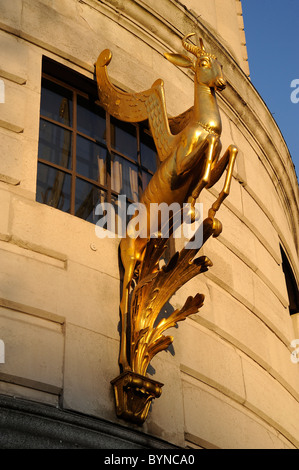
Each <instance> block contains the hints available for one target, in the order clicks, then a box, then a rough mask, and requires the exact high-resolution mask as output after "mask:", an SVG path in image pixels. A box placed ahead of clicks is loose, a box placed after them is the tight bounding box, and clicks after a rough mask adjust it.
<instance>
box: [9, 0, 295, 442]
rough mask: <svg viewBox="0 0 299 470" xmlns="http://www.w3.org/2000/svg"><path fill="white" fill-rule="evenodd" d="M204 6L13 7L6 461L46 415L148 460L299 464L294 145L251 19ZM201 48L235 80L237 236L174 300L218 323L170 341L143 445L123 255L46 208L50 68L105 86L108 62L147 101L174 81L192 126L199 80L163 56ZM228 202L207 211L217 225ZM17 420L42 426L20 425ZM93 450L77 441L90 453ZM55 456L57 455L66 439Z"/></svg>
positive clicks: (175, 104) (209, 197) (187, 328)
mask: <svg viewBox="0 0 299 470" xmlns="http://www.w3.org/2000/svg"><path fill="white" fill-rule="evenodd" d="M224 3H225V6H226V8H225V11H224V10H223V4H224ZM200 5H201V6H200V7H199V6H198V2H195V1H194V0H188V1H187V0H185V2H179V1H176V0H157V1H156V0H154V1H149V0H144V1H141V0H140V1H139V0H138V1H137V0H136V1H125V2H124V1H121V0H103V1H97V0H82V1H77V0H60V1H59V2H58V1H57V2H56V1H49V0H16V1H14V2H10V1H8V0H7V1H6V0H5V1H2V2H1V5H0V43H1V48H0V63H1V66H0V78H1V80H2V81H3V83H4V85H5V102H4V103H0V113H1V114H0V134H1V159H0V207H1V209H0V210H1V220H0V256H1V277H0V339H1V340H2V342H3V343H2V344H3V345H4V356H5V360H4V361H3V363H0V394H1V395H3V397H2V398H1V410H0V428H2V430H3V433H4V434H3V435H5V433H8V434H7V436H9V438H8V439H6V440H5V439H3V440H2V442H1V445H2V446H3V447H13V446H14V445H15V446H16V447H17V446H18V445H20V446H22V442H23V441H22V439H18V437H17V436H18V429H19V430H20V429H21V430H22V429H26V432H25V431H24V432H25V434H27V438H28V433H29V435H30V432H31V431H30V425H29V424H30V419H31V418H30V416H31V417H32V413H33V411H32V410H33V409H34V403H36V411H35V416H39V418H38V419H39V423H41V422H42V419H43V417H45V419H46V417H47V416H50V415H51V420H52V421H53V422H55V420H56V419H57V420H62V419H63V418H62V416H63V413H65V416H66V418H65V420H66V421H65V422H66V423H69V422H71V423H75V424H78V425H79V421H80V417H82V415H85V417H84V418H83V417H82V418H81V419H82V420H83V421H84V423H87V424H86V427H88V428H89V429H96V430H97V432H99V434H101V436H102V435H105V429H109V433H110V435H114V436H116V435H117V436H120V435H121V436H123V441H122V442H123V444H122V445H123V446H124V447H128V448H130V447H132V448H133V447H135V444H136V442H137V444H138V445H140V446H141V447H147V446H148V447H155V446H156V447H157V446H158V447H159V446H162V447H161V448H163V447H164V446H165V447H167V446H169V447H173V446H177V447H183V448H184V447H191V448H202V447H204V448H298V447H299V403H298V401H299V366H298V361H297V362H296V361H292V360H291V359H292V357H293V358H294V354H293V356H292V353H293V352H294V347H292V345H291V342H292V341H293V340H294V339H298V338H299V318H298V315H299V313H294V314H293V315H290V312H289V303H290V301H289V296H288V291H287V287H286V280H285V274H284V271H283V269H282V251H281V249H282V250H283V253H285V256H286V258H287V259H288V262H289V266H290V267H291V270H292V272H293V275H294V278H295V280H297V285H298V279H299V263H298V252H299V211H298V209H299V192H298V182H297V178H296V174H295V171H294V167H293V163H292V160H291V157H290V155H289V153H288V150H287V146H286V144H285V142H284V140H283V138H282V135H281V133H280V131H279V129H278V127H277V125H276V123H275V121H274V120H273V118H272V116H271V114H270V112H269V111H268V109H267V107H266V106H265V104H264V102H263V101H262V99H261V98H260V96H259V94H258V92H257V91H256V90H255V89H254V87H253V86H252V84H251V82H250V80H249V78H248V74H249V71H248V64H247V57H246V46H245V40H244V31H243V28H242V10H241V2H239V1H236V0H226V1H225V2H223V0H220V1H219V0H214V1H210V0H205V1H202V2H200ZM225 12H226V13H225ZM193 31H196V32H198V34H200V35H201V37H203V39H204V41H205V44H206V48H207V49H208V50H209V51H211V52H212V53H213V54H215V55H216V56H217V57H218V59H219V60H220V62H221V63H222V65H223V69H224V74H225V77H226V79H227V82H228V86H227V88H226V90H225V91H224V92H222V94H221V95H219V96H218V104H219V107H220V111H221V118H222V124H223V132H222V138H221V140H222V144H223V147H222V148H223V150H225V149H226V148H227V147H228V146H229V145H230V144H231V143H234V144H235V145H236V146H237V147H238V148H239V155H238V158H237V164H236V168H235V172H234V177H233V181H232V186H231V194H230V195H229V197H228V198H227V199H226V201H225V202H224V204H223V206H222V207H221V209H220V211H219V216H218V217H219V219H220V220H221V222H222V224H223V232H222V234H221V235H220V236H219V238H217V239H211V240H209V242H208V244H207V245H206V246H205V247H204V250H203V251H204V254H206V255H207V256H208V257H209V258H210V259H211V260H212V262H213V267H212V268H211V269H210V270H209V271H208V272H207V273H205V274H201V275H200V276H198V277H197V278H195V279H193V280H192V281H190V282H189V283H188V284H187V285H186V286H184V287H183V288H181V289H180V291H179V292H178V293H177V294H176V295H175V297H174V298H173V300H172V306H173V307H174V308H177V307H181V306H182V304H183V303H184V302H185V299H186V297H187V296H188V295H194V294H195V293H197V292H201V293H203V294H204V295H205V303H204V306H203V307H202V309H201V310H200V311H199V313H197V314H196V315H193V316H192V317H190V318H188V319H186V320H185V321H184V322H183V323H182V324H180V325H179V327H178V328H177V329H174V331H171V334H172V335H173V336H174V342H173V346H172V347H171V348H170V349H169V351H168V352H167V353H165V352H163V353H160V354H159V355H158V356H157V357H156V358H155V359H154V360H153V362H152V365H151V368H150V373H151V375H152V376H153V377H154V378H155V379H156V380H158V381H161V382H163V383H164V387H163V392H162V395H161V397H160V398H159V399H156V400H155V401H154V403H153V406H152V408H151V410H150V414H149V417H148V419H147V421H146V422H145V424H144V425H143V427H142V428H138V427H136V426H135V425H132V426H130V425H128V424H126V423H124V422H122V421H121V420H119V419H117V417H116V415H115V405H114V396H113V391H112V387H111V384H110V381H111V380H112V379H114V378H115V377H116V376H117V375H118V374H119V369H118V362H117V359H118V350H119V331H118V324H119V293H120V274H119V261H118V239H110V238H104V239H99V238H97V237H96V234H95V228H94V225H92V224H91V223H89V222H87V221H85V220H82V219H80V218H78V217H75V216H72V215H69V214H66V213H64V212H62V211H59V210H57V209H54V208H53V207H50V206H47V205H45V204H40V203H39V202H36V175H37V154H38V142H39V116H40V93H41V74H42V66H43V58H45V57H46V58H49V59H52V60H53V61H56V62H57V63H58V64H62V65H64V66H66V67H68V68H69V69H71V70H72V71H74V72H77V73H79V74H81V75H83V76H84V77H87V78H88V79H90V80H95V78H94V63H95V61H96V59H97V56H98V54H99V53H100V52H101V51H102V50H103V49H105V48H109V49H111V51H112V52H113V60H112V61H111V64H110V65H109V74H110V77H111V79H112V81H113V83H114V84H115V85H117V86H119V87H120V88H122V89H123V90H127V91H142V90H144V89H147V88H149V87H150V86H151V85H152V83H153V82H154V81H155V80H156V79H157V78H163V80H164V83H165V94H166V103H167V109H168V112H169V114H170V115H176V114H178V113H180V112H182V111H184V110H186V109H187V108H188V107H190V106H191V105H192V104H193V78H192V75H191V74H190V73H189V72H188V71H187V70H186V69H179V68H176V67H175V66H174V65H172V64H170V63H169V62H168V61H166V60H165V59H164V57H163V54H164V52H166V51H170V52H175V51H177V52H180V51H182V48H181V38H182V37H183V36H184V35H185V34H187V33H189V32H193ZM222 185H223V180H221V181H220V182H219V183H217V185H216V187H214V188H211V189H210V190H209V191H205V192H204V193H202V196H201V199H200V200H201V202H203V204H204V208H206V207H207V208H208V207H209V206H210V205H211V203H212V202H213V201H214V200H215V196H217V194H218V192H219V191H220V190H221V188H222ZM297 289H298V287H297ZM298 344H299V339H298ZM295 352H296V351H295ZM0 357H1V356H0ZM295 359H296V358H295ZM53 407H54V408H59V410H55V411H54V408H53ZM45 409H47V410H48V411H47V412H45V411H44V410H45ZM5 410H6V411H5ZM11 410H13V412H12V411H11ZM24 410H27V411H28V412H27V411H26V413H27V414H26V413H25V411H24ZM52 411H53V412H52ZM18 412H20V413H23V417H24V416H28V422H27V423H26V419H25V418H24V419H22V420H20V421H18V419H16V418H15V416H16V415H18ZM70 414H71V416H73V418H72V419H73V421H72V420H71V419H69V418H67V416H68V417H69V416H70ZM68 419H69V421H68ZM97 420H98V421H97ZM83 421H82V425H84V426H85V424H84V423H83ZM13 422H14V423H16V424H15V426H13V425H12V423H13ZM91 422H92V423H93V424H92V425H91V424H90V423H91ZM24 423H25V424H24ZM101 423H106V424H101ZM24 426H25V427H24ZM92 426H94V428H93V427H92ZM105 426H106V427H105ZM12 429H13V431H12ZM40 429H41V433H42V432H43V431H42V429H43V426H42V425H41V428H40ZM53 429H54V428H53ZM8 430H9V432H8ZM22 432H23V431H20V433H22ZM44 432H45V433H46V431H44ZM57 432H58V433H59V430H57V429H56V428H55V430H54V431H53V433H54V434H55V433H57ZM68 432H71V431H68V426H67V425H66V426H65V428H64V429H63V433H64V434H63V439H64V440H65V442H66V443H68V442H70V443H71V444H70V446H73V445H74V446H76V435H75V437H74V434H72V435H70V436H69V438H66V437H65V436H67V434H68ZM72 432H73V431H72ZM1 435H2V433H1ZM14 436H15V437H14ZM51 436H52V435H51ZM55 436H56V434H55ZM146 436H148V440H147V438H146ZM27 438H26V439H27ZM14 439H15V440H14ZM36 439H37V438H36V435H35V434H34V433H32V439H31V443H32V444H31V445H32V447H38V446H42V445H43V444H42V443H43V442H46V441H42V440H40V441H39V442H37V440H36ZM109 439H110V438H109ZM109 439H108V438H107V440H105V438H103V437H101V438H100V439H99V440H93V441H92V439H91V441H92V444H90V445H91V446H93V447H102V448H111V445H112V444H111V439H110V440H109ZM87 441H88V440H86V441H85V440H84V439H83V440H82V439H81V437H80V436H79V435H78V442H79V444H78V445H79V446H83V447H84V446H86V447H87V446H88V445H89V443H88V442H87ZM91 441H90V442H91ZM28 442H29V441H28V440H27V441H26V445H27V446H28V445H30V444H28ZM40 442H41V444H40ZM47 442H49V443H48V444H47V445H48V446H49V447H55V446H56V445H57V446H58V444H57V441H55V439H52V437H51V439H50V440H49V441H47ZM134 443H135V444H134ZM66 447H67V444H66ZM159 448H160V447H159Z"/></svg>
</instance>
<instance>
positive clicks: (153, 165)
mask: <svg viewBox="0 0 299 470" xmlns="http://www.w3.org/2000/svg"><path fill="white" fill-rule="evenodd" d="M140 153H141V165H142V166H144V167H145V168H147V169H148V170H150V171H152V172H153V173H154V172H155V171H156V169H157V152H156V147H155V144H154V141H153V139H152V138H151V137H150V136H149V135H148V134H146V133H145V132H144V131H142V132H141V138H140Z"/></svg>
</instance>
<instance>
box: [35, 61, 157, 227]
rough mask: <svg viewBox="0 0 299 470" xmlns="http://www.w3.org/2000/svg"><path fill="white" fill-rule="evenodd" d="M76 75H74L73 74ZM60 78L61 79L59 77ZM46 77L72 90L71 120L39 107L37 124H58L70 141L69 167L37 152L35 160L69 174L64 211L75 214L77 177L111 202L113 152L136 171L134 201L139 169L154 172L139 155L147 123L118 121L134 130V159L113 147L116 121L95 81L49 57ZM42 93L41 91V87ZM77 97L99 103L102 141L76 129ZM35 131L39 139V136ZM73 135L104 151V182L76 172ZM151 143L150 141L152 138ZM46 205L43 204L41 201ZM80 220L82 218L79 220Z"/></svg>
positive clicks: (45, 66) (75, 139)
mask: <svg viewBox="0 0 299 470" xmlns="http://www.w3.org/2000/svg"><path fill="white" fill-rule="evenodd" d="M75 74H76V76H75ZM61 77H63V79H62V78H61ZM74 77H75V83H74V84H72V78H74ZM43 80H48V81H49V82H51V83H54V84H56V85H58V86H61V87H63V88H64V89H66V90H68V91H69V92H71V93H72V123H71V125H67V124H64V123H62V122H60V121H56V120H55V119H53V118H51V117H48V116H45V115H43V114H42V110H41V109H40V123H41V122H42V121H45V122H48V123H50V124H52V125H56V126H59V128H60V129H65V130H67V131H69V132H70V133H71V143H70V153H71V167H70V168H66V167H63V166H61V165H59V164H57V163H54V162H50V161H48V160H46V159H45V158H43V156H42V155H40V154H39V153H38V158H37V160H38V163H41V164H43V165H46V166H47V167H49V168H52V169H54V170H57V171H61V172H63V173H64V174H67V175H70V178H71V188H70V209H69V211H65V212H66V213H70V214H71V215H74V216H76V209H75V201H76V180H77V179H78V178H80V180H83V181H85V182H86V183H89V184H91V185H93V186H95V187H96V188H97V189H98V190H99V191H103V192H104V193H105V202H108V203H111V202H112V199H113V198H116V199H117V197H118V196H119V195H120V194H122V193H118V192H117V191H116V190H114V189H112V178H111V170H112V161H113V158H114V155H116V156H118V157H120V158H121V159H122V161H124V162H128V163H129V164H132V165H134V166H135V167H136V171H137V184H138V201H139V200H140V197H141V195H142V192H143V190H144V189H143V187H142V176H143V172H144V173H146V174H147V175H149V176H150V177H152V176H153V174H154V172H153V171H151V170H150V169H149V168H146V167H145V166H144V165H143V164H142V157H141V144H142V137H141V133H142V132H144V133H145V134H147V135H148V136H149V137H150V138H151V139H152V136H151V134H150V131H149V130H148V129H147V122H143V123H124V122H123V121H119V122H120V123H121V127H123V126H124V125H128V126H131V128H133V129H134V133H135V138H136V147H137V148H136V160H135V159H134V158H133V157H130V156H128V155H126V154H124V153H122V152H121V151H120V150H118V149H116V148H115V146H114V145H113V143H112V140H111V139H112V126H113V123H112V122H111V121H112V120H115V121H118V120H117V118H114V117H113V116H111V115H110V114H109V113H108V112H107V111H105V110H104V109H103V108H102V107H101V105H100V102H99V99H98V95H97V85H96V82H95V81H92V80H90V79H88V78H87V77H84V76H82V75H80V74H78V73H76V72H74V71H72V69H69V68H67V67H65V66H63V65H61V64H59V63H57V62H54V61H52V60H51V59H48V58H44V61H43V72H42V81H43ZM41 93H42V90H41ZM78 97H82V98H83V99H85V100H88V101H90V100H91V102H92V104H93V105H97V106H99V109H100V110H102V112H103V116H105V124H106V135H105V144H103V142H101V141H99V140H97V139H95V138H93V137H91V136H89V135H86V134H85V133H84V132H81V131H79V130H78V123H77V120H78V115H77V104H78ZM40 135H41V134H40V133H39V139H40ZM77 136H80V137H82V138H84V139H86V140H88V141H89V142H92V143H94V144H96V145H99V146H101V147H102V148H103V149H104V150H105V151H106V152H107V153H106V163H105V184H102V183H100V181H99V174H98V179H97V180H93V179H91V178H89V177H87V176H84V175H81V174H80V173H78V171H77ZM152 142H153V140H152ZM154 149H155V145H154V142H153V150H154ZM126 200H127V203H129V204H130V203H133V202H136V201H134V200H133V199H131V198H129V197H128V196H127V195H126ZM45 204H46V203H45ZM83 220H84V219H83Z"/></svg>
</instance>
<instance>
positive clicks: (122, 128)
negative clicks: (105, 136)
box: [111, 118, 137, 161]
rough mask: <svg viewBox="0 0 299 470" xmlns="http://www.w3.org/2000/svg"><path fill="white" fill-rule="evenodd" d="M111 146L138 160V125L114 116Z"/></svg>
mask: <svg viewBox="0 0 299 470" xmlns="http://www.w3.org/2000/svg"><path fill="white" fill-rule="evenodd" d="M111 146H112V147H113V148H114V149H115V150H117V151H119V152H121V153H122V154H123V155H126V156H128V157H130V158H132V159H133V160H135V161H137V138H136V127H135V126H133V125H132V124H128V123H124V122H121V121H117V120H116V119H113V118H112V119H111Z"/></svg>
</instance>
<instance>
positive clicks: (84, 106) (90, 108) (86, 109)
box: [77, 96, 106, 142]
mask: <svg viewBox="0 0 299 470" xmlns="http://www.w3.org/2000/svg"><path fill="white" fill-rule="evenodd" d="M77 129H78V131H79V132H82V133H83V134H86V135H88V136H89V137H92V138H93V139H95V140H98V141H100V142H101V141H102V142H105V140H106V119H105V112H104V110H102V109H101V108H100V107H99V106H97V105H95V104H94V103H92V102H91V101H89V100H87V99H85V98H83V97H82V96H78V104H77Z"/></svg>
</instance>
